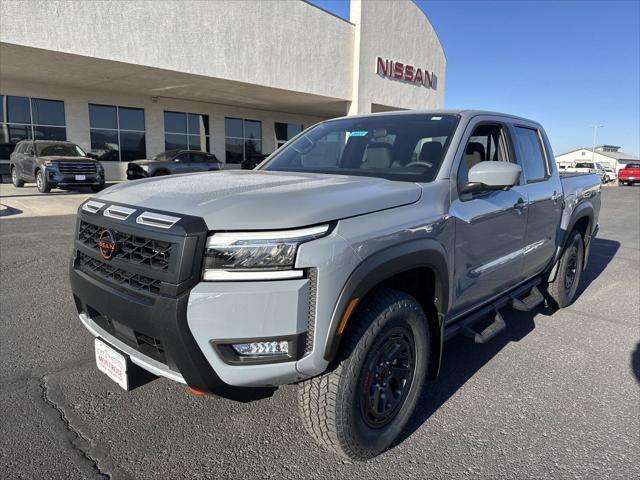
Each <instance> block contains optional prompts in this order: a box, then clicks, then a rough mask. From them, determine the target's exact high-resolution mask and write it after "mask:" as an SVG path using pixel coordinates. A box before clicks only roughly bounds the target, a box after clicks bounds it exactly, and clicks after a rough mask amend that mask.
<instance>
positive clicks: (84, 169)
mask: <svg viewBox="0 0 640 480" xmlns="http://www.w3.org/2000/svg"><path fill="white" fill-rule="evenodd" d="M58 170H60V173H68V174H71V175H84V174H91V173H96V172H97V171H98V164H97V163H95V162H58Z"/></svg>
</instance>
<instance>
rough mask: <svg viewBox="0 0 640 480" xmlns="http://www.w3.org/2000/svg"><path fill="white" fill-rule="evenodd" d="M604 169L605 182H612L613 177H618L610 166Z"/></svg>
mask: <svg viewBox="0 0 640 480" xmlns="http://www.w3.org/2000/svg"><path fill="white" fill-rule="evenodd" d="M604 171H605V182H606V183H609V182H613V181H614V180H615V179H617V178H618V174H617V173H616V171H615V169H613V168H611V167H604Z"/></svg>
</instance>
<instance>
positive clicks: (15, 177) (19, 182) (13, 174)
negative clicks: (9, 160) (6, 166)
mask: <svg viewBox="0 0 640 480" xmlns="http://www.w3.org/2000/svg"><path fill="white" fill-rule="evenodd" d="M11 183H13V186H14V187H16V188H22V187H24V181H22V180H20V179H19V178H18V172H17V171H16V167H11Z"/></svg>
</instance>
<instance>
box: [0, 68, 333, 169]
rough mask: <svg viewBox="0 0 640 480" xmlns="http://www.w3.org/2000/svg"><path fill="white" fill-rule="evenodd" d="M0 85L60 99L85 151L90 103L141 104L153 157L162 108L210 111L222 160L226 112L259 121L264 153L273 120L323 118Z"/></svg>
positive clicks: (6, 90)
mask: <svg viewBox="0 0 640 480" xmlns="http://www.w3.org/2000/svg"><path fill="white" fill-rule="evenodd" d="M1 87H2V93H3V94H4V95H22V96H31V97H39V98H47V99H52V100H63V101H64V108H65V117H66V118H65V120H66V126H67V140H69V141H72V142H75V143H77V144H78V145H80V146H81V147H82V148H84V149H85V150H87V151H90V150H91V140H90V136H89V103H100V104H105V105H117V106H121V107H137V108H144V113H145V138H146V147H147V156H148V157H152V156H154V155H156V154H158V153H160V152H162V151H164V149H165V148H164V111H165V110H171V111H178V112H190V113H201V114H205V115H209V128H210V138H211V147H212V148H211V151H212V153H214V154H215V155H216V156H217V157H218V159H220V160H222V161H224V159H225V145H224V134H225V132H224V117H225V116H226V117H238V118H245V119H250V120H260V121H262V141H263V151H264V152H265V153H271V152H273V151H274V150H275V148H276V143H275V131H274V123H275V122H290V123H302V124H303V125H304V127H305V128H306V127H309V126H311V125H313V124H315V123H317V122H319V121H321V120H324V118H322V117H313V116H303V115H295V114H291V113H283V112H273V111H264V110H251V109H245V108H236V107H232V106H228V105H218V104H212V103H204V102H194V101H186V100H177V99H165V98H159V99H158V102H157V103H153V102H152V101H151V98H150V97H148V96H140V95H127V94H126V93H124V92H123V93H114V92H107V91H101V90H91V89H86V90H82V89H77V88H65V87H59V86H55V85H48V84H40V83H28V82H14V81H11V80H4V81H3V82H2V85H1ZM105 168H106V169H107V174H108V177H109V179H117V178H118V176H119V175H121V172H122V171H124V169H125V168H126V164H123V165H118V164H117V163H116V162H105Z"/></svg>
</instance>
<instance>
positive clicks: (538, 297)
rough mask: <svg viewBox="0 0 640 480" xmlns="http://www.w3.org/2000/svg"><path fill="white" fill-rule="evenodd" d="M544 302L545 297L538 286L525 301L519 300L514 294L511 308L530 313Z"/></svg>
mask: <svg viewBox="0 0 640 480" xmlns="http://www.w3.org/2000/svg"><path fill="white" fill-rule="evenodd" d="M542 302H544V297H543V296H542V294H541V293H540V290H538V287H536V286H534V287H533V288H532V289H531V292H529V295H527V296H526V297H525V298H523V299H519V298H517V297H516V296H515V295H513V294H512V295H511V306H512V307H513V308H515V309H516V310H520V311H521V312H530V311H531V310H533V309H534V308H536V307H537V306H538V305H540V304H541V303H542Z"/></svg>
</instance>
